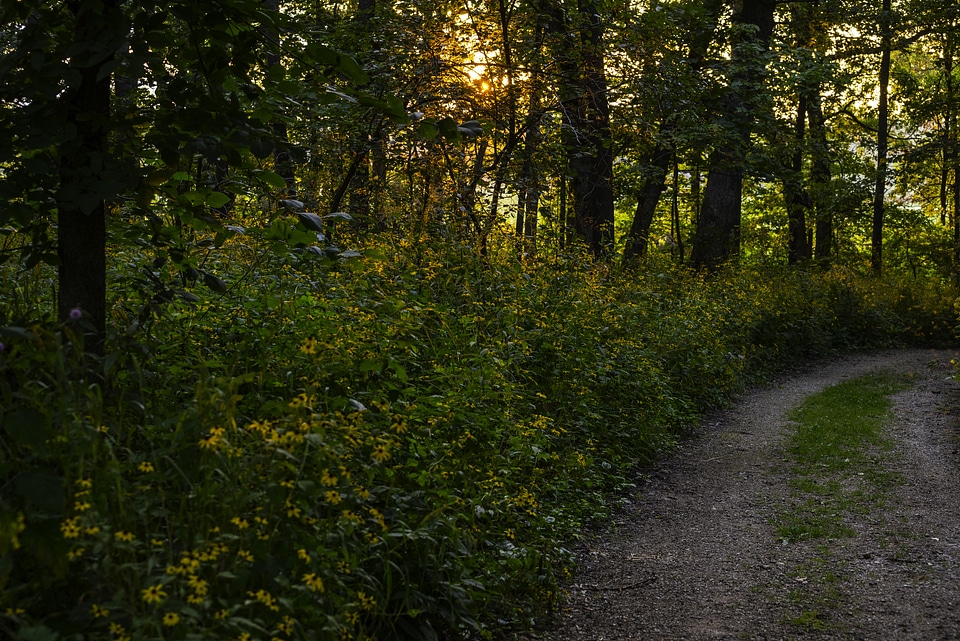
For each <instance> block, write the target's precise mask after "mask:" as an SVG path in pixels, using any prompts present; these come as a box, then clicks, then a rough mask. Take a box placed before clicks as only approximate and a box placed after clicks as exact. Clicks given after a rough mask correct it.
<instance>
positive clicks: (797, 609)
mask: <svg viewBox="0 0 960 641" xmlns="http://www.w3.org/2000/svg"><path fill="white" fill-rule="evenodd" d="M907 385H908V380H907V379H905V378H903V377H897V376H895V375H892V374H872V375H868V376H862V377H859V378H856V379H852V380H848V381H844V382H842V383H840V384H838V385H834V386H832V387H829V388H827V389H825V390H824V391H822V392H820V393H819V394H815V395H813V396H810V397H808V398H807V399H806V400H805V401H804V402H803V403H802V404H801V405H799V406H798V407H797V408H796V409H794V410H793V411H792V412H791V413H790V415H789V418H790V419H791V420H793V421H794V422H795V424H796V431H795V432H794V434H793V437H792V439H791V442H790V447H789V451H790V455H791V459H792V464H793V465H792V472H793V475H794V477H793V478H792V479H791V482H790V485H791V487H792V488H793V496H792V497H791V500H790V502H789V503H788V504H787V505H784V506H782V507H781V509H780V511H779V514H778V515H777V517H776V527H777V533H778V536H779V537H780V539H781V540H782V541H783V543H784V544H796V543H800V542H816V548H815V549H814V550H813V552H812V555H811V557H810V558H808V559H807V560H806V561H805V562H804V563H802V564H801V565H799V566H798V567H797V568H795V569H794V571H793V572H792V575H793V576H794V577H795V579H796V581H797V583H798V585H795V586H793V589H792V590H791V591H790V593H789V601H790V605H791V610H793V614H791V615H788V616H786V617H785V619H784V620H785V621H786V622H788V623H790V624H791V625H794V626H796V627H797V628H800V629H804V630H825V629H830V628H831V627H832V625H833V624H832V623H831V613H832V612H834V611H835V610H836V609H837V608H838V607H839V605H840V604H841V603H842V602H843V600H844V595H843V590H842V588H843V572H842V564H841V563H840V560H839V559H837V558H835V556H834V554H833V547H832V542H833V541H834V540H836V539H840V538H845V537H852V536H855V535H856V531H855V529H854V528H853V523H854V522H855V520H858V519H862V518H863V517H864V516H867V515H869V514H870V513H871V512H872V511H874V510H877V509H879V508H881V507H882V506H883V505H884V504H885V502H886V500H887V493H888V491H889V490H890V489H891V488H892V487H893V486H895V485H896V484H897V483H898V482H899V477H898V476H897V475H896V474H895V473H892V472H890V471H888V470H887V469H886V466H887V463H888V461H889V458H890V456H891V450H892V444H891V441H890V440H889V438H888V437H887V436H886V434H885V433H884V426H885V424H886V423H887V421H888V420H889V419H890V416H891V401H890V396H891V395H892V394H894V393H896V392H898V391H900V390H902V389H904V388H906V387H907ZM801 578H802V580H801Z"/></svg>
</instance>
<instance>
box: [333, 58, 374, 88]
mask: <svg viewBox="0 0 960 641" xmlns="http://www.w3.org/2000/svg"><path fill="white" fill-rule="evenodd" d="M337 71H339V72H340V73H342V74H343V75H345V76H346V77H347V78H349V79H350V80H352V81H354V82H355V83H357V84H358V85H365V84H367V83H368V82H370V77H369V76H368V75H367V74H366V72H365V71H364V70H363V69H361V68H360V65H359V64H357V61H356V60H354V59H353V58H351V57H350V56H345V55H343V54H341V55H340V60H339V64H337Z"/></svg>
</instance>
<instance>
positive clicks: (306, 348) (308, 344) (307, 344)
mask: <svg viewBox="0 0 960 641" xmlns="http://www.w3.org/2000/svg"><path fill="white" fill-rule="evenodd" d="M300 351H301V352H303V353H304V354H316V353H317V339H315V338H313V337H312V336H311V337H310V338H308V339H306V340H305V341H303V344H302V345H300Z"/></svg>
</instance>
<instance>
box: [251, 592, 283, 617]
mask: <svg viewBox="0 0 960 641" xmlns="http://www.w3.org/2000/svg"><path fill="white" fill-rule="evenodd" d="M247 596H252V597H253V598H255V599H256V600H257V601H259V602H260V603H262V604H264V605H265V606H267V607H268V608H270V609H271V610H273V611H274V612H277V611H279V610H280V606H279V605H277V600H276V599H275V598H273V596H272V595H271V594H270V593H269V592H267V591H266V590H257V591H256V593H254V592H247Z"/></svg>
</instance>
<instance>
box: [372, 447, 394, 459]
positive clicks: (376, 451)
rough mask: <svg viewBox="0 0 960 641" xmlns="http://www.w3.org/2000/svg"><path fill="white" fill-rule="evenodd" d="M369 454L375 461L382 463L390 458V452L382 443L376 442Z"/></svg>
mask: <svg viewBox="0 0 960 641" xmlns="http://www.w3.org/2000/svg"><path fill="white" fill-rule="evenodd" d="M371 456H372V457H373V458H374V459H376V460H377V461H379V462H381V463H383V462H385V461H386V460H387V459H389V458H390V452H389V450H387V446H386V445H384V444H383V443H377V444H376V445H375V446H374V448H373V453H372V454H371Z"/></svg>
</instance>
